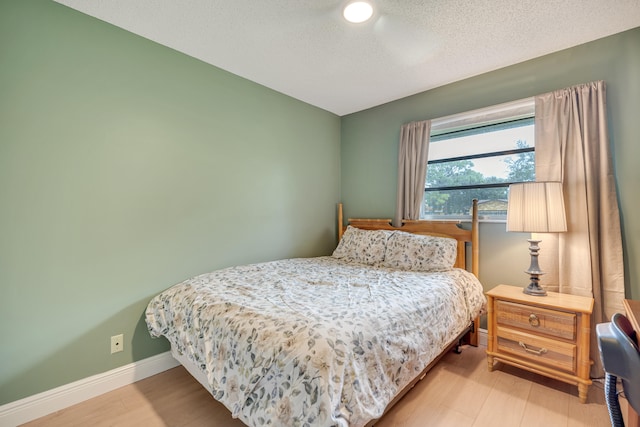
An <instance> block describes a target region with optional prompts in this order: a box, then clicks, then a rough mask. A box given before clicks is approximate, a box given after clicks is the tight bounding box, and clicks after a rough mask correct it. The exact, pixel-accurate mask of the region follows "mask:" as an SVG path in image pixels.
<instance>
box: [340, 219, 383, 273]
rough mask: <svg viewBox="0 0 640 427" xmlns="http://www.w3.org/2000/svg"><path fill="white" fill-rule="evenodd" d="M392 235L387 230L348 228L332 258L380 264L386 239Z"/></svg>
mask: <svg viewBox="0 0 640 427" xmlns="http://www.w3.org/2000/svg"><path fill="white" fill-rule="evenodd" d="M393 233H394V232H393V231H387V230H361V229H359V228H355V227H351V226H348V227H347V229H346V231H345V232H344V234H343V235H342V239H340V243H338V247H337V248H336V249H335V250H334V251H333V255H332V256H333V257H334V258H338V259H342V260H344V261H348V262H357V263H359V264H367V265H376V264H380V263H381V262H382V261H383V260H384V254H385V250H386V248H387V239H388V238H389V236H391V235H392V234H393Z"/></svg>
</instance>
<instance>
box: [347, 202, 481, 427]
mask: <svg viewBox="0 0 640 427" xmlns="http://www.w3.org/2000/svg"><path fill="white" fill-rule="evenodd" d="M391 221H392V220H391V219H361V218H349V219H348V221H347V224H346V225H345V223H344V217H343V211H342V203H340V204H339V205H338V240H340V239H342V235H343V234H344V232H345V230H346V229H347V226H349V225H351V226H352V227H356V228H360V229H363V230H400V231H405V232H408V233H413V234H422V235H431V236H442V237H450V238H454V239H456V240H457V241H458V254H457V256H456V262H455V264H454V267H457V268H463V269H466V270H469V271H471V272H472V273H473V274H474V275H475V276H476V277H478V271H479V237H478V234H479V233H478V200H477V199H473V203H472V208H471V229H470V230H467V229H464V228H462V227H461V223H462V221H430V220H403V221H402V226H400V227H394V226H393V225H391ZM468 245H470V246H471V247H470V256H469V257H468V256H467V254H468V251H467V246H468ZM479 326H480V318H479V317H476V318H475V319H474V320H473V321H472V322H471V323H470V324H469V327H468V328H467V329H466V330H465V331H463V332H462V333H461V334H460V335H459V336H458V337H457V338H456V339H454V340H453V341H452V342H451V343H449V345H448V346H447V347H446V348H445V349H444V351H443V352H442V353H440V354H439V355H438V356H437V357H436V358H435V359H434V360H433V361H432V362H431V363H429V365H427V367H426V368H425V369H424V370H423V371H422V372H421V373H420V374H419V375H418V376H417V377H416V378H415V379H414V380H413V381H411V382H410V383H409V384H408V385H407V386H406V387H405V388H404V389H402V390H401V391H400V392H399V393H398V394H397V395H396V397H395V398H394V399H393V400H392V401H391V402H390V403H389V404H388V405H387V408H386V409H385V412H384V413H385V414H386V413H387V412H388V411H389V409H391V407H393V405H395V404H396V403H397V402H398V401H399V400H400V399H401V398H402V397H403V396H404V395H405V394H406V393H407V392H409V390H411V389H412V388H413V387H414V386H415V385H416V384H417V383H418V381H420V380H422V379H423V378H424V377H425V375H426V374H427V372H429V370H431V368H432V367H433V366H435V364H436V363H438V361H440V359H441V358H442V357H443V356H444V355H445V354H447V353H448V352H449V351H451V350H453V351H455V352H456V353H460V346H461V345H463V344H469V345H472V346H474V347H477V346H478V328H479ZM377 421H378V419H376V420H372V421H370V422H369V423H367V427H369V426H373V425H374V424H375V422H377Z"/></svg>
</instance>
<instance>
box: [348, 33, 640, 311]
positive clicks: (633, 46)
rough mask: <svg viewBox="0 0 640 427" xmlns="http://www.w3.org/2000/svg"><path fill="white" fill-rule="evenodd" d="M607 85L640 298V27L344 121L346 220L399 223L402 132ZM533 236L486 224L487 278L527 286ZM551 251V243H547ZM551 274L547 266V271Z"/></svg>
mask: <svg viewBox="0 0 640 427" xmlns="http://www.w3.org/2000/svg"><path fill="white" fill-rule="evenodd" d="M594 80H604V81H606V83H607V102H608V114H609V126H610V137H611V144H612V147H613V151H614V162H615V171H616V179H617V183H618V190H619V199H620V206H621V216H622V225H623V239H624V252H625V274H626V278H625V280H626V293H627V297H631V298H640V262H639V261H640V217H639V216H638V215H637V212H640V198H638V197H637V187H638V185H639V184H640V168H639V167H638V159H639V158H640V143H638V141H639V138H640V120H638V115H639V114H640V28H636V29H633V30H630V31H626V32H624V33H620V34H616V35H614V36H611V37H607V38H604V39H600V40H597V41H594V42H591V43H587V44H584V45H580V46H577V47H574V48H571V49H567V50H564V51H561V52H557V53H554V54H550V55H547V56H544V57H540V58H537V59H534V60H531V61H527V62H523V63H520V64H517V65H514V66H510V67H507V68H503V69H500V70H497V71H493V72H490V73H486V74H483V75H480V76H477V77H473V78H469V79H466V80H462V81H459V82H456V83H452V84H449V85H446V86H443V87H439V88H436V89H433V90H429V91H426V92H422V93H419V94H417V95H414V96H410V97H407V98H404V99H401V100H398V101H394V102H390V103H388V104H385V105H381V106H379V107H376V108H371V109H368V110H365V111H361V112H358V113H354V114H351V115H348V116H345V117H343V118H342V148H341V150H342V152H341V156H340V159H341V167H342V201H343V202H344V204H345V216H347V217H348V216H351V217H368V216H374V217H386V218H392V217H393V214H394V207H395V199H396V174H397V152H398V139H399V134H400V127H401V125H402V124H403V123H407V122H410V121H414V120H424V119H432V118H437V117H442V116H446V115H449V114H454V113H459V112H464V111H469V110H473V109H476V108H481V107H486V106H490V105H495V104H499V103H503V102H507V101H513V100H517V99H522V98H526V97H530V96H533V95H536V94H541V93H545V92H549V91H552V90H555V89H560V88H564V87H568V86H572V85H575V84H579V83H586V82H590V81H594ZM526 237H527V236H526V235H524V234H520V233H506V232H505V226H504V224H491V223H483V224H481V227H480V238H481V244H480V257H481V258H480V279H481V281H482V282H483V285H484V286H485V288H486V289H490V288H492V287H494V286H495V285H497V284H499V283H511V284H522V285H526V276H525V275H524V273H522V271H523V270H525V269H526V268H527V267H528V266H529V259H528V258H529V256H528V250H527V247H528V243H527V242H526V241H525V238H526ZM541 248H542V250H544V241H543V242H542V244H541ZM542 267H543V269H544V266H542Z"/></svg>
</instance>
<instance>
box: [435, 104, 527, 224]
mask: <svg viewBox="0 0 640 427" xmlns="http://www.w3.org/2000/svg"><path fill="white" fill-rule="evenodd" d="M532 114H533V113H531V114H530V115H529V117H519V118H515V119H514V118H512V117H505V118H504V119H503V120H502V121H498V122H495V121H494V123H492V124H488V125H487V124H482V125H479V126H473V125H470V126H467V127H466V128H464V129H456V130H453V131H451V132H446V131H442V130H440V131H439V133H438V134H437V135H433V134H432V136H431V140H430V144H429V161H428V165H427V179H426V183H425V195H424V203H423V206H422V216H423V217H424V218H429V219H464V218H468V217H469V216H470V215H471V204H472V200H473V199H474V198H476V199H478V208H479V216H480V218H481V219H484V220H491V219H494V220H504V219H506V213H507V193H508V189H509V184H511V183H514V182H524V181H534V180H535V141H534V118H533V116H532Z"/></svg>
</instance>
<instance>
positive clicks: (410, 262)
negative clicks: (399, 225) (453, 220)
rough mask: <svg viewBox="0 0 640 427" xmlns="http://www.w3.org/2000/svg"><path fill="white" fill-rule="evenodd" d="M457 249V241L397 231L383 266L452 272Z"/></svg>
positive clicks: (390, 240) (388, 246)
mask: <svg viewBox="0 0 640 427" xmlns="http://www.w3.org/2000/svg"><path fill="white" fill-rule="evenodd" d="M457 249H458V242H457V241H456V239H451V238H448V237H436V236H423V235H419V234H411V233H405V232H403V231H396V232H395V233H394V234H393V235H392V236H391V237H389V240H388V241H387V251H386V253H385V257H384V262H383V263H382V265H383V266H384V267H390V268H396V269H399V270H411V271H446V270H451V269H452V268H453V265H454V264H455V262H456V257H457Z"/></svg>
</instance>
